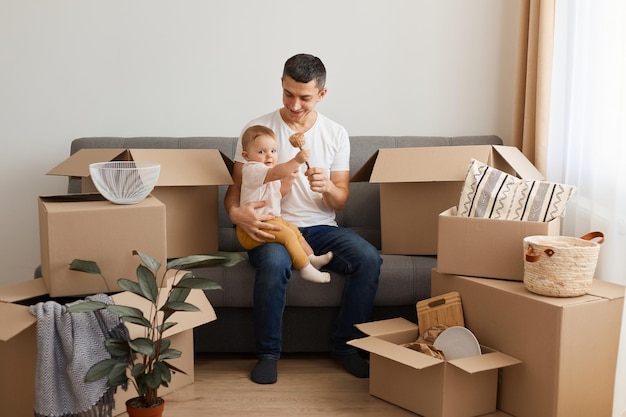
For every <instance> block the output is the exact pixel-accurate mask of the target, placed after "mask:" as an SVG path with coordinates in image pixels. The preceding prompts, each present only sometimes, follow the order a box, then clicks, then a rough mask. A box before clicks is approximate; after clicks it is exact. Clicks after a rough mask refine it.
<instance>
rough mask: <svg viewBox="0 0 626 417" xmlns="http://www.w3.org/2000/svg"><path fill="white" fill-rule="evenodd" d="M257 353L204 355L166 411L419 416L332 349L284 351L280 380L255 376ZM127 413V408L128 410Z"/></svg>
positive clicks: (183, 414)
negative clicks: (381, 395)
mask: <svg viewBox="0 0 626 417" xmlns="http://www.w3.org/2000/svg"><path fill="white" fill-rule="evenodd" d="M255 363H256V359H255V357H254V356H253V355H239V356H232V355H230V356H223V355H201V356H198V357H197V358H196V367H195V377H196V382H195V384H193V385H191V386H189V387H186V388H183V389H181V390H178V391H175V392H173V393H170V394H168V395H166V396H165V400H166V406H165V412H164V415H163V416H164V417H265V416H267V417H270V416H271V417H294V416H307V417H318V416H319V417H329V416H333V417H348V416H350V417H352V416H359V417H368V416H371V417H415V414H413V413H411V412H409V411H406V410H404V409H402V408H400V407H397V406H395V405H393V404H390V403H387V402H385V401H383V400H380V399H378V398H376V397H372V396H370V395H369V394H368V381H369V380H368V379H359V378H355V377H353V376H351V375H349V374H348V373H346V372H345V371H344V370H343V368H341V367H339V366H338V365H337V364H336V363H335V362H334V361H333V360H332V359H330V358H329V357H328V356H326V355H284V356H283V357H282V358H281V359H280V361H279V364H278V382H277V383H276V384H272V385H259V384H255V383H254V382H252V381H250V377H249V375H250V370H251V369H252V367H253V366H254V364H255ZM123 416H125V414H123Z"/></svg>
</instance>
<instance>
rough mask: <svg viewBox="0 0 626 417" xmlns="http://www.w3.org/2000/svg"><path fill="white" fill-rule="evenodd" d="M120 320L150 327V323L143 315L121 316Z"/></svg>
mask: <svg viewBox="0 0 626 417" xmlns="http://www.w3.org/2000/svg"><path fill="white" fill-rule="evenodd" d="M122 320H123V321H124V323H133V324H137V325H139V326H143V327H147V328H150V327H152V323H150V321H149V320H148V319H146V318H145V317H122Z"/></svg>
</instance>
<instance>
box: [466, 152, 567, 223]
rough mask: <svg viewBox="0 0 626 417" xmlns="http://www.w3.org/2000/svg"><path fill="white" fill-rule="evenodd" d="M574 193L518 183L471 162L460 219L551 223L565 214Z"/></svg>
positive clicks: (540, 184) (546, 184)
mask: <svg viewBox="0 0 626 417" xmlns="http://www.w3.org/2000/svg"><path fill="white" fill-rule="evenodd" d="M575 191H576V187H574V186H571V185H564V184H557V183H551V182H547V181H537V180H523V179H519V178H517V177H515V176H513V175H509V174H507V173H506V172H502V171H500V170H498V169H495V168H493V167H490V166H489V165H486V164H484V163H482V162H480V161H478V160H476V159H472V161H471V162H470V165H469V168H468V170H467V176H466V177H465V183H464V185H463V190H462V192H461V198H460V200H459V207H458V215H459V216H464V217H483V218H489V219H504V220H524V221H534V222H549V221H551V220H553V219H555V218H557V217H562V216H563V215H564V214H565V206H566V205H567V202H568V201H569V199H570V197H571V196H572V195H573V194H574V192H575Z"/></svg>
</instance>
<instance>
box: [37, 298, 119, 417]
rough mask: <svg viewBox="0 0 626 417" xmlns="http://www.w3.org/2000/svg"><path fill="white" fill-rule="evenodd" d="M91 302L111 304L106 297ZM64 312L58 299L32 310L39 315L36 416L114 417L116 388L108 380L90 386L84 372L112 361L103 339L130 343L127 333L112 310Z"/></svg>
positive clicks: (63, 307) (43, 303)
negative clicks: (109, 360) (98, 364)
mask: <svg viewBox="0 0 626 417" xmlns="http://www.w3.org/2000/svg"><path fill="white" fill-rule="evenodd" d="M87 299H88V300H93V301H101V302H104V303H107V304H112V300H111V298H109V297H108V296H107V295H105V294H96V295H93V296H90V297H87ZM80 302H83V301H82V300H81V301H76V303H80ZM65 310H66V307H65V306H63V305H60V304H58V303H57V302H55V301H46V302H40V303H38V304H35V305H33V306H30V312H31V313H32V314H33V315H35V316H36V317H37V363H36V373H35V410H34V411H35V416H36V417H105V416H108V417H110V416H111V415H112V412H113V408H114V407H115V400H114V397H113V395H114V393H115V389H113V388H109V387H107V385H106V379H105V378H103V379H101V380H99V381H96V382H92V383H87V382H85V374H86V373H87V371H88V370H89V368H90V367H91V366H92V365H93V364H95V363H96V362H99V361H101V360H103V359H107V358H109V357H110V355H109V353H108V352H107V351H106V349H105V347H104V339H105V338H108V337H119V338H125V339H128V337H129V336H128V330H127V329H126V327H125V326H124V325H123V324H122V323H121V321H120V319H119V317H118V316H117V315H116V314H114V313H111V312H110V311H107V310H100V311H97V312H94V313H72V314H69V313H66V311H65Z"/></svg>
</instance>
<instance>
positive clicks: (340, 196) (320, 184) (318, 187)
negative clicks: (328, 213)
mask: <svg viewBox="0 0 626 417" xmlns="http://www.w3.org/2000/svg"><path fill="white" fill-rule="evenodd" d="M304 175H306V176H307V178H308V179H309V186H310V187H311V191H314V192H316V193H320V194H322V203H323V204H324V205H325V206H326V207H328V208H330V209H332V210H335V211H339V210H343V209H344V208H345V207H346V203H347V202H348V197H349V196H350V187H349V186H350V172H349V171H332V172H331V173H330V178H329V177H328V175H327V174H326V170H324V169H322V168H319V167H313V168H309V169H307V171H306V172H305V173H304Z"/></svg>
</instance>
